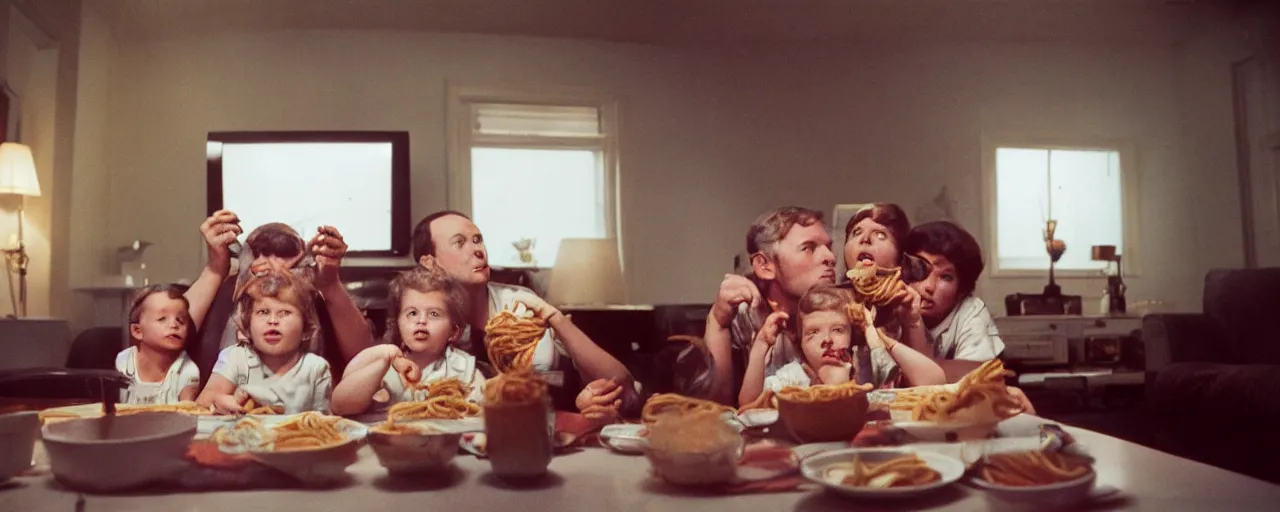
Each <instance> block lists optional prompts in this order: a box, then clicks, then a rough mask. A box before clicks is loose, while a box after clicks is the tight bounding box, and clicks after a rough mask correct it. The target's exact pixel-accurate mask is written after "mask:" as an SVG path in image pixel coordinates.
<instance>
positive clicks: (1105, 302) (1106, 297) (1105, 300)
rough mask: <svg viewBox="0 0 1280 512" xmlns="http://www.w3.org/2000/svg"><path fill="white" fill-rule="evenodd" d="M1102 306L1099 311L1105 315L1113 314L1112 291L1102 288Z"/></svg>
mask: <svg viewBox="0 0 1280 512" xmlns="http://www.w3.org/2000/svg"><path fill="white" fill-rule="evenodd" d="M1101 306H1102V307H1101V308H1100V309H1099V310H1098V311H1099V313H1101V314H1103V315H1109V314H1111V291H1110V290H1102V304H1101Z"/></svg>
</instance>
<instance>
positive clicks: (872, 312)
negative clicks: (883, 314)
mask: <svg viewBox="0 0 1280 512" xmlns="http://www.w3.org/2000/svg"><path fill="white" fill-rule="evenodd" d="M862 318H863V320H864V321H865V323H866V325H864V326H863V329H864V330H866V331H867V332H871V331H874V330H875V328H876V307H875V306H870V305H867V304H863V305H862Z"/></svg>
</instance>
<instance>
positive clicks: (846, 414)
mask: <svg viewBox="0 0 1280 512" xmlns="http://www.w3.org/2000/svg"><path fill="white" fill-rule="evenodd" d="M867 407H868V402H867V394H866V393H858V394H856V395H853V396H847V397H841V398H837V399H835V400H826V401H822V402H792V401H790V400H787V399H785V398H783V397H782V396H781V395H779V396H778V417H779V419H780V420H781V421H782V425H783V426H784V427H786V429H787V431H788V432H790V433H791V436H792V437H794V438H795V439H796V440H797V441H799V442H801V443H823V442H830V441H849V440H851V439H853V436H855V435H857V434H858V432H860V431H862V427H863V425H866V423H867Z"/></svg>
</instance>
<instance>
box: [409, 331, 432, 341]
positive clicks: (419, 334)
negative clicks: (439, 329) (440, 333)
mask: <svg viewBox="0 0 1280 512" xmlns="http://www.w3.org/2000/svg"><path fill="white" fill-rule="evenodd" d="M430 337H431V333H429V332H427V330H426V329H417V330H414V331H413V339H415V340H419V341H420V340H425V339H427V338H430Z"/></svg>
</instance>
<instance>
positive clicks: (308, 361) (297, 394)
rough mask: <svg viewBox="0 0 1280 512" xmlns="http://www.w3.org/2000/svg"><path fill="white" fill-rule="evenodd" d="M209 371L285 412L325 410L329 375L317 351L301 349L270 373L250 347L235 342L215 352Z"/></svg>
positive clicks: (329, 387) (261, 401) (327, 406)
mask: <svg viewBox="0 0 1280 512" xmlns="http://www.w3.org/2000/svg"><path fill="white" fill-rule="evenodd" d="M213 373H215V374H217V375H221V376H223V377H225V378H226V379H227V380H229V381H231V383H232V384H235V385H236V387H238V388H240V389H243V390H244V391H245V392H246V393H248V394H249V396H250V397H252V398H253V401H254V402H256V403H257V404H258V405H271V406H284V413H285V414H298V413H301V412H306V411H320V412H324V413H327V412H329V396H330V395H331V394H332V392H333V377H332V376H330V375H329V362H328V361H325V360H324V358H323V357H320V356H318V355H315V354H312V353H305V354H303V355H302V359H300V360H298V364H295V365H293V368H290V369H289V371H287V372H285V373H284V374H282V375H274V374H272V373H271V369H270V368H267V365H265V364H262V360H261V359H259V358H258V353H257V352H255V351H254V350H253V348H252V347H250V346H248V345H243V344H241V345H235V346H232V347H227V348H226V349H225V350H223V351H222V352H220V353H218V362H217V363H214V365H213Z"/></svg>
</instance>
